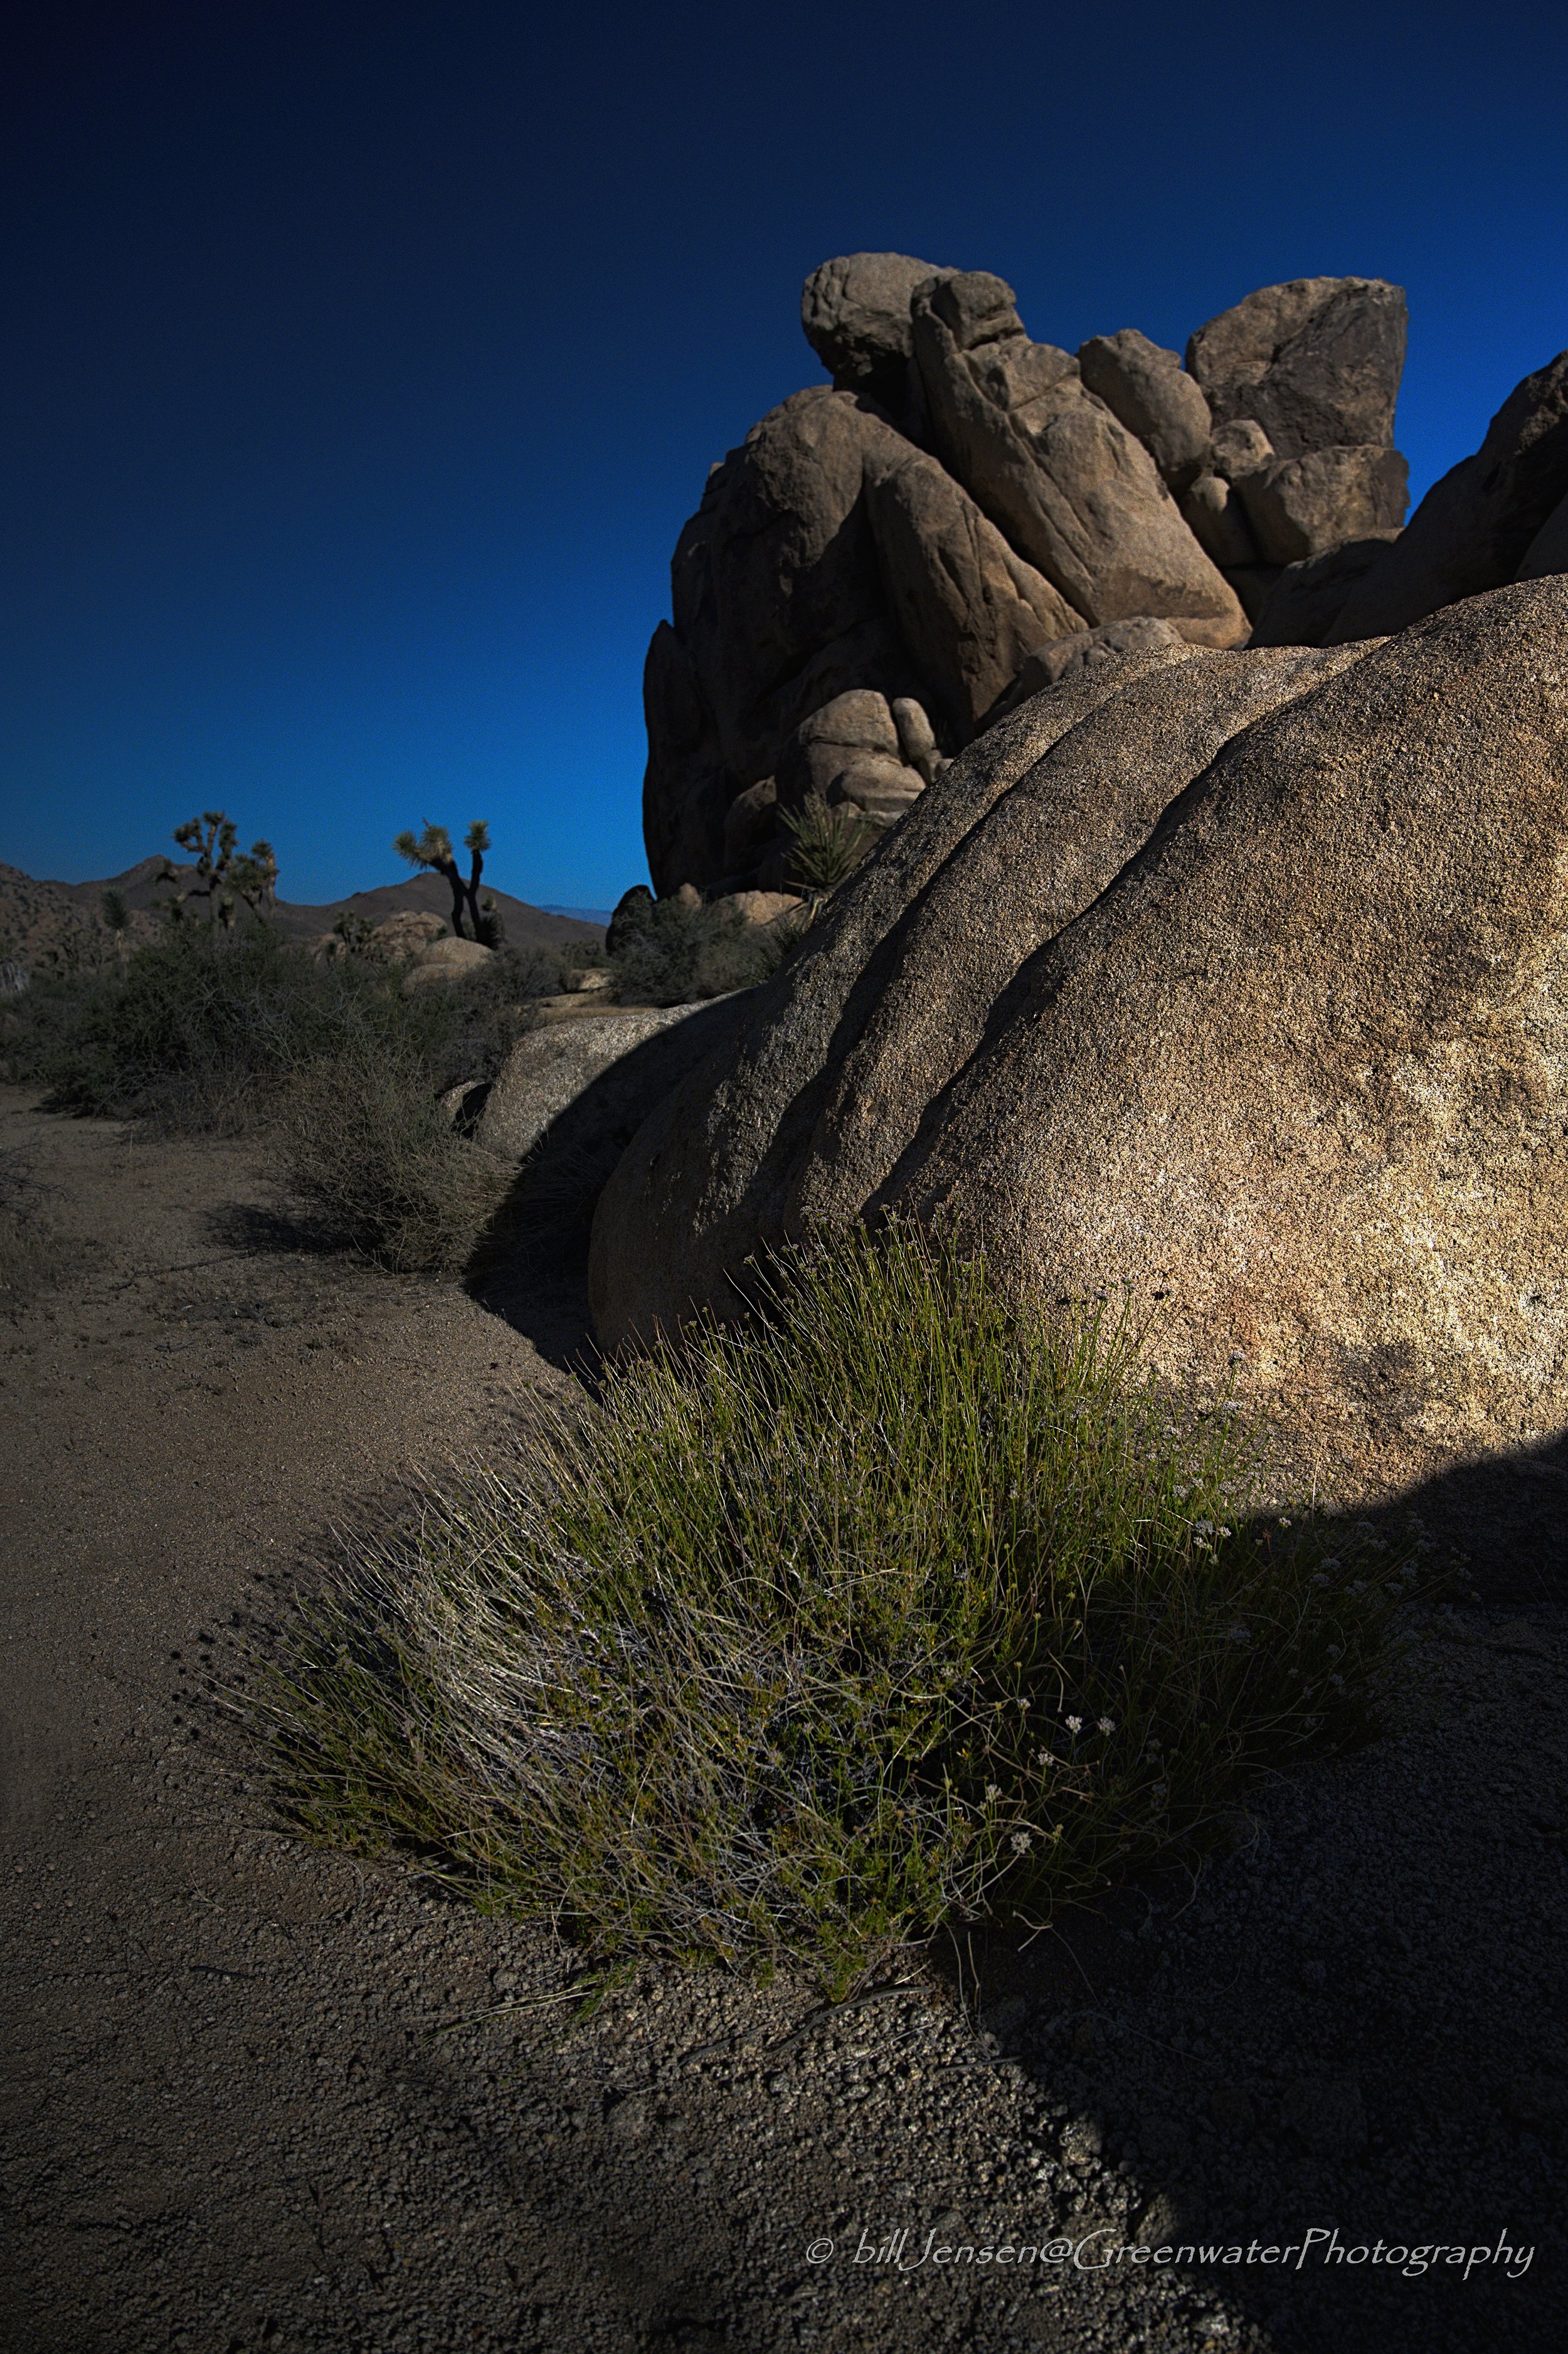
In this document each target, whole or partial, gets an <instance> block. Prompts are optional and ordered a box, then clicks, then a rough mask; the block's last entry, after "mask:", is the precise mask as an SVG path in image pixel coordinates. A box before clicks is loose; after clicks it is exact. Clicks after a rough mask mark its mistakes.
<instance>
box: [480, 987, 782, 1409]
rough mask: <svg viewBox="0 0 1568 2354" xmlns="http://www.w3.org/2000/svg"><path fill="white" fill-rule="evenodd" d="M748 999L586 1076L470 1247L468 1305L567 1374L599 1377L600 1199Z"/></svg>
mask: <svg viewBox="0 0 1568 2354" xmlns="http://www.w3.org/2000/svg"><path fill="white" fill-rule="evenodd" d="M750 1001H751V992H749V991H743V992H739V993H737V994H736V995H735V996H731V997H725V998H720V999H716V1000H715V1002H713V1003H712V1004H711V1005H705V1006H700V1007H698V1009H697V1010H696V1011H695V1012H694V1013H690V1014H688V1015H687V1016H686V1017H685V1019H684V1020H683V1021H681V1022H678V1023H674V1024H673V1026H672V1027H671V1028H669V1029H667V1030H661V1031H658V1032H656V1033H655V1034H654V1035H653V1036H652V1037H651V1038H644V1039H643V1040H642V1041H641V1044H638V1045H635V1046H633V1047H631V1048H630V1049H629V1051H628V1052H627V1053H626V1054H624V1055H620V1057H619V1058H618V1060H616V1061H615V1062H613V1063H611V1064H610V1065H609V1067H608V1068H607V1069H605V1070H603V1071H601V1072H600V1073H599V1076H598V1077H597V1078H594V1079H590V1080H589V1082H588V1086H587V1087H584V1088H583V1089H582V1091H581V1093H580V1094H579V1095H577V1096H576V1097H574V1098H573V1100H572V1101H571V1102H570V1103H569V1104H567V1107H566V1108H565V1109H564V1110H563V1111H561V1112H558V1113H557V1114H556V1118H555V1119H553V1120H551V1122H550V1123H549V1125H548V1127H547V1128H546V1129H545V1130H544V1132H543V1134H542V1135H541V1136H540V1137H539V1139H538V1140H537V1142H536V1143H535V1145H534V1146H533V1148H532V1150H530V1151H529V1153H528V1155H527V1157H526V1158H525V1159H524V1161H522V1162H521V1164H520V1165H519V1167H518V1170H517V1173H516V1175H515V1177H514V1179H513V1181H512V1182H511V1184H510V1185H509V1186H508V1187H507V1190H506V1193H505V1195H504V1197H503V1200H502V1202H501V1203H500V1204H499V1206H498V1207H497V1209H496V1210H495V1212H494V1213H493V1215H492V1217H491V1219H490V1220H489V1223H488V1224H487V1225H486V1226H485V1229H484V1232H483V1233H482V1235H481V1236H480V1238H479V1240H478V1242H477V1243H476V1244H475V1246H474V1248H473V1251H472V1252H471V1256H470V1258H469V1262H468V1265H467V1267H466V1268H465V1269H464V1272H463V1284H464V1288H465V1289H466V1290H467V1291H468V1293H469V1295H470V1297H471V1299H475V1300H477V1301H478V1302H479V1304H480V1306H481V1307H482V1308H485V1309H487V1310H489V1311H490V1313H491V1314H492V1315H493V1316H499V1317H500V1318H501V1319H502V1320H503V1322H505V1323H508V1324H510V1325H512V1326H513V1328H514V1330H515V1331H519V1332H522V1333H524V1335H525V1336H526V1337H527V1339H528V1340H530V1341H532V1342H533V1343H534V1346H535V1348H536V1349H537V1350H538V1351H539V1353H540V1354H541V1356H544V1357H546V1358H548V1359H549V1360H550V1362H551V1363H554V1364H557V1365H560V1366H561V1367H563V1369H564V1370H566V1371H567V1372H570V1373H577V1374H579V1375H585V1374H586V1375H587V1377H588V1378H589V1379H591V1378H592V1375H593V1373H594V1372H595V1371H596V1370H597V1367H598V1363H599V1356H598V1351H597V1348H596V1346H595V1343H594V1341H593V1339H592V1330H591V1320H590V1317H589V1312H588V1243H589V1238H590V1236H591V1235H592V1232H593V1220H594V1212H595V1210H596V1209H597V1208H598V1206H599V1195H600V1194H601V1193H603V1191H604V1189H605V1186H606V1185H607V1183H608V1182H609V1178H610V1176H611V1174H612V1173H613V1172H614V1169H615V1166H616V1163H617V1162H618V1161H620V1156H621V1154H622V1153H623V1152H624V1151H625V1150H626V1148H627V1146H628V1145H629V1144H630V1141H631V1140H632V1138H633V1137H634V1136H635V1135H636V1133H637V1130H638V1129H640V1128H641V1125H642V1123H643V1121H644V1120H645V1119H647V1118H648V1115H649V1114H650V1112H652V1110H653V1109H654V1108H655V1107H656V1106H657V1105H658V1104H660V1103H661V1102H662V1100H663V1098H664V1097H666V1096H667V1095H669V1094H670V1093H671V1092H672V1091H673V1089H674V1088H675V1087H678V1086H679V1085H680V1084H681V1082H682V1080H683V1079H684V1078H685V1077H686V1076H687V1074H688V1073H689V1072H691V1071H693V1070H694V1069H695V1068H696V1066H697V1065H698V1064H699V1063H701V1062H703V1061H704V1060H705V1058H706V1056H707V1055H710V1054H712V1053H714V1052H715V1050H716V1049H718V1048H720V1047H722V1046H724V1045H726V1044H727V1043H728V1041H729V1040H730V1039H731V1037H732V1036H733V1035H734V1033H735V1030H736V1026H737V1024H738V1023H739V1022H740V1021H741V1020H742V1019H744V1017H745V1014H746V1013H747V1011H749V1007H750ZM568 1311H569V1312H568ZM573 1318H575V1320H576V1330H575V1331H574V1332H573V1334H572V1336H571V1338H570V1340H569V1341H567V1340H566V1339H565V1337H564V1327H565V1325H566V1324H567V1323H568V1322H570V1321H571V1320H572V1319H573ZM563 1349H564V1350H565V1353H563Z"/></svg>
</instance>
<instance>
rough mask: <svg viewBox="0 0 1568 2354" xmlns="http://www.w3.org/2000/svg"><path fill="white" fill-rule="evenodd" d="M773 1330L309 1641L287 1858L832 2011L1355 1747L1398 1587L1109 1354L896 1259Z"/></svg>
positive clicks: (735, 1336)
mask: <svg viewBox="0 0 1568 2354" xmlns="http://www.w3.org/2000/svg"><path fill="white" fill-rule="evenodd" d="M762 1290H763V1294H764V1296H763V1298H762V1299H761V1301H760V1312H759V1313H758V1315H757V1316H756V1317H755V1318H754V1319H753V1320H750V1321H749V1322H747V1323H746V1324H745V1325H743V1326H739V1327H736V1328H731V1329H726V1330H715V1329H712V1328H711V1327H705V1328H698V1329H696V1330H694V1331H691V1332H689V1333H688V1334H687V1335H686V1336H685V1340H684V1342H683V1347H682V1348H681V1349H680V1351H679V1352H676V1351H674V1350H671V1349H662V1350H660V1351H656V1352H653V1353H652V1354H651V1355H648V1356H645V1357H642V1358H641V1359H638V1360H635V1361H631V1362H628V1363H620V1364H616V1365H614V1366H611V1367H610V1368H609V1371H608V1372H607V1374H606V1377H605V1381H604V1384H603V1387H602V1390H601V1392H600V1394H599V1400H598V1402H597V1403H596V1404H592V1405H588V1404H584V1405H582V1407H581V1408H580V1410H577V1411H575V1412H570V1413H568V1412H557V1413H555V1414H554V1415H553V1416H550V1417H548V1418H546V1420H545V1421H544V1422H543V1423H542V1424H541V1426H539V1428H538V1430H537V1431H536V1433H535V1435H534V1437H533V1438H532V1440H531V1441H530V1442H529V1443H528V1444H527V1446H526V1447H524V1452H523V1453H522V1455H521V1456H520V1457H519V1458H518V1461H517V1462H516V1463H515V1464H514V1465H510V1466H507V1467H501V1466H496V1465H491V1466H489V1467H485V1468H480V1469H474V1470H472V1471H471V1472H470V1473H469V1474H468V1475H467V1476H465V1477H464V1478H463V1479H461V1480H460V1481H458V1482H457V1483H456V1484H455V1485H452V1486H450V1487H447V1488H444V1489H442V1490H439V1491H434V1492H431V1493H429V1495H427V1496H426V1498H425V1499H424V1501H423V1504H422V1508H421V1510H420V1511H419V1514H418V1525H417V1527H415V1528H413V1529H412V1530H411V1531H405V1532H403V1533H401V1534H398V1535H395V1536H390V1537H387V1539H385V1540H384V1541H382V1542H380V1543H376V1544H373V1545H371V1546H369V1547H367V1548H366V1549H363V1550H361V1551H359V1552H357V1553H355V1554H353V1555H352V1556H351V1557H349V1558H348V1559H347V1560H346V1561H345V1564H344V1569H343V1572H342V1575H341V1578H340V1580H339V1581H338V1582H337V1584H336V1585H334V1586H333V1587H332V1588H331V1589H330V1590H328V1591H327V1592H326V1593H325V1594H324V1595H323V1596H318V1597H317V1598H316V1599H315V1600H313V1602H311V1603H308V1604H305V1605H302V1606H301V1608H300V1612H299V1615H298V1616H297V1617H294V1619H293V1620H292V1622H291V1626H290V1627H289V1628H288V1629H287V1630H286V1632H285V1637H284V1640H283V1647H282V1650H281V1654H280V1655H279V1656H278V1657H277V1658H276V1659H275V1660H274V1663H273V1669H272V1681H271V1683H270V1700H269V1702H267V1709H268V1722H269V1723H270V1733H271V1737H272V1740H273V1742H274V1744H275V1755H276V1761H277V1765H278V1768H279V1773H280V1776H281V1790H282V1792H283V1794H284V1797H285V1800H286V1803H287V1806H288V1808H289V1809H290V1811H291V1815H292V1817H293V1819H295V1820H296V1821H298V1822H300V1823H302V1824H303V1825H305V1826H308V1827H310V1828H311V1829H313V1830H314V1831H316V1832H318V1833H319V1834H321V1835H322V1836H323V1837H325V1838H328V1839H330V1840H338V1841H347V1842H348V1843H350V1844H352V1845H354V1846H355V1847H357V1848H359V1849H361V1850H367V1851H371V1852H377V1851H382V1852H385V1851H397V1850H402V1851H404V1852H408V1853H412V1854H417V1855H418V1857H419V1858H420V1859H421V1860H422V1861H423V1862H424V1863H425V1864H426V1866H427V1867H428V1868H429V1869H430V1870H432V1871H435V1872H439V1873H442V1874H445V1875H446V1876H448V1877H449V1878H450V1880H451V1881H452V1882H454V1883H455V1884H457V1885H460V1886H461V1887H464V1888H466V1889H467V1890H469V1891H470V1892H471V1893H472V1894H473V1895H474V1896H475V1897H477V1898H478V1899H479V1900H480V1901H481V1902H482V1903H484V1904H486V1905H487V1906H490V1907H493V1908H498V1909H505V1910H509V1911H514V1912H517V1913H521V1914H528V1915H532V1916H535V1917H537V1916H544V1917H547V1918H549V1919H551V1920H553V1921H555V1922H556V1923H557V1924H558V1925H561V1926H562V1927H563V1928H564V1929H565V1930H566V1931H567V1932H568V1933H569V1934H570V1935H572V1936H574V1937H575V1938H576V1939H577V1940H578V1941H579V1942H580V1944H581V1945H582V1946H583V1947H585V1948H586V1949H587V1951H588V1954H589V1955H590V1956H593V1957H595V1959H596V1960H598V1961H599V1962H600V1963H606V1964H608V1963H609V1962H611V1961H613V1960H615V1959H616V1958H617V1957H628V1956H635V1955H637V1954H639V1953H642V1952H655V1953H662V1954H666V1955H675V1956H685V1957H687V1958H692V1959H705V1960H710V1961H715V1960H716V1961H720V1962H723V1963H725V1964H727V1965H732V1966H749V1967H758V1966H764V1967H767V1966H770V1965H771V1964H773V1963H774V1962H776V1961H779V1960H782V1959H784V1958H786V1957H790V1958H793V1959H795V1960H797V1961H800V1962H804V1963H806V1964H808V1965H809V1966H810V1967H813V1968H814V1969H815V1970H817V1971H818V1972H819V1973H820V1974H821V1977H822V1978H823V1979H824V1980H825V1981H826V1982H827V1983H828V1985H829V1986H830V1987H834V1988H843V1987H844V1986H846V1985H848V1984H851V1983H853V1981H854V1980H855V1979H856V1978H857V1977H858V1976H859V1975H860V1974H861V1973H863V1972H864V1971H866V1970H868V1969H871V1968H874V1967H878V1966H879V1964H880V1962H881V1961H883V1960H884V1959H885V1956H886V1955H887V1953H888V1951H889V1949H890V1948H892V1947H893V1946H896V1945H898V1944H900V1943H902V1942H905V1941H907V1940H910V1939H917V1938H920V1937H923V1936H926V1935H929V1934H930V1933H931V1932H932V1931H934V1930H935V1929H936V1928H937V1927H938V1925H941V1924H943V1923H945V1922H950V1921H954V1920H959V1921H966V1920H973V1919H975V1918H977V1917H980V1916H982V1915H986V1914H991V1915H998V1916H1022V1917H1023V1918H1027V1919H1044V1918H1045V1917H1047V1916H1048V1915H1049V1914H1050V1912H1051V1911H1052V1909H1053V1908H1054V1906H1056V1905H1058V1904H1060V1903H1063V1902H1064V1901H1066V1900H1071V1899H1074V1898H1078V1897H1082V1896H1085V1895H1086V1894H1087V1893H1090V1892H1091V1891H1093V1890H1095V1889H1096V1888H1098V1887H1100V1886H1102V1885H1103V1884H1104V1883H1105V1882H1107V1879H1109V1878H1110V1877H1112V1876H1114V1875H1117V1874H1120V1873H1124V1872H1130V1871H1131V1870H1133V1869H1134V1868H1135V1867H1137V1866H1139V1865H1141V1864H1146V1863H1149V1862H1150V1861H1154V1860H1155V1859H1158V1858H1160V1857H1161V1856H1165V1855H1168V1854H1170V1853H1171V1852H1172V1851H1173V1850H1181V1849H1183V1848H1186V1847H1191V1846H1192V1844H1193V1843H1194V1842H1195V1841H1198V1840H1202V1838H1203V1837H1204V1836H1205V1834H1206V1833H1208V1832H1210V1831H1211V1830H1212V1829H1213V1826H1214V1825H1215V1823H1216V1821H1217V1820H1219V1819H1221V1818H1222V1816H1223V1815H1224V1811H1225V1810H1226V1808H1228V1807H1229V1806H1230V1805H1231V1804H1232V1803H1233V1802H1234V1795H1235V1793H1236V1791H1237V1789H1238V1787H1240V1786H1241V1785H1242V1784H1243V1783H1244V1782H1245V1778H1246V1777H1247V1776H1249V1775H1251V1774H1255V1772H1256V1771H1257V1770H1258V1769H1260V1768H1262V1767H1264V1766H1268V1765H1282V1764H1285V1763H1287V1762H1288V1761H1290V1760H1292V1759H1295V1758H1298V1757H1303V1756H1308V1755H1320V1754H1324V1753H1326V1752H1329V1751H1331V1750H1333V1749H1335V1748H1338V1747H1340V1746H1342V1745H1344V1744H1347V1743H1349V1742H1351V1741H1352V1740H1354V1739H1356V1738H1357V1737H1358V1736H1359V1735H1360V1734H1361V1733H1362V1731H1363V1730H1364V1728H1365V1725H1366V1723H1367V1711H1368V1680H1369V1675H1370V1671H1371V1670H1372V1664H1373V1661H1374V1659H1375V1657H1376V1655H1377V1652H1378V1649H1379V1646H1380V1644H1381V1642H1382V1640H1383V1636H1384V1633H1385V1630H1386V1628H1387V1627H1388V1622H1389V1618H1390V1616H1391V1614H1392V1612H1393V1610H1394V1608H1395V1607H1396V1606H1397V1604H1398V1602H1399V1601H1400V1600H1402V1599H1404V1596H1405V1594H1406V1592H1407V1590H1408V1588H1407V1585H1406V1584H1405V1583H1404V1582H1403V1581H1402V1580H1400V1579H1396V1578H1395V1577H1393V1575H1392V1574H1391V1571H1390V1568H1389V1564H1388V1556H1387V1554H1386V1553H1383V1552H1381V1551H1380V1550H1379V1549H1378V1547H1377V1545H1376V1541H1375V1540H1372V1541H1371V1542H1370V1543H1369V1542H1368V1541H1367V1540H1366V1539H1362V1540H1356V1539H1351V1541H1350V1542H1347V1540H1346V1538H1345V1536H1344V1535H1343V1534H1342V1533H1340V1532H1334V1531H1330V1530H1325V1529H1323V1528H1320V1527H1319V1526H1318V1525H1316V1524H1314V1523H1311V1522H1308V1523H1307V1524H1306V1525H1305V1526H1303V1525H1302V1524H1300V1523H1299V1522H1297V1523H1295V1524H1294V1525H1293V1524H1291V1516H1287V1518H1286V1519H1279V1518H1278V1517H1274V1518H1268V1517H1265V1516H1263V1515H1261V1514H1258V1513H1256V1512H1255V1511H1253V1510H1252V1508H1251V1501H1250V1500H1251V1497H1252V1495H1253V1491H1254V1488H1255V1481H1256V1479H1257V1478H1258V1476H1259V1469H1258V1465H1257V1463H1256V1461H1255V1456H1254V1452H1253V1450H1252V1448H1251V1447H1250V1444H1249V1440H1248V1437H1247V1434H1246V1433H1245V1431H1244V1429H1243V1428H1242V1426H1241V1424H1240V1420H1239V1418H1238V1417H1235V1416H1230V1415H1228V1414H1225V1413H1214V1414H1203V1413H1199V1412H1193V1413H1184V1412H1181V1411H1173V1410H1172V1409H1171V1405H1170V1404H1169V1402H1168V1400H1166V1399H1165V1398H1163V1397H1162V1396H1161V1395H1160V1392H1159V1390H1158V1389H1157V1388H1156V1386H1155V1385H1154V1384H1152V1382H1151V1381H1150V1379H1149V1378H1148V1377H1147V1375H1146V1374H1145V1373H1143V1372H1142V1371H1140V1368H1139V1349H1138V1345H1137V1336H1136V1334H1135V1333H1134V1332H1133V1331H1132V1330H1131V1329H1130V1327H1129V1326H1128V1324H1127V1322H1126V1321H1125V1320H1122V1321H1117V1320H1113V1319H1111V1318H1109V1317H1108V1316H1107V1312H1106V1311H1105V1310H1094V1311H1088V1312H1071V1313H1063V1314H1059V1315H1046V1314H1044V1313H1041V1312H1037V1311H1035V1310H1030V1309H1027V1308H1021V1307H1019V1306H1018V1305H1016V1304H1015V1303H1014V1302H1013V1301H1012V1300H1011V1299H1009V1298H1008V1297H1007V1296H1006V1295H1005V1294H1004V1293H1003V1291H1002V1290H1001V1288H1000V1287H999V1286H998V1284H997V1283H996V1282H995V1281H994V1279H993V1278H992V1277H991V1273H990V1271H989V1269H988V1267H987V1266H986V1264H985V1262H984V1261H983V1259H980V1258H973V1259H970V1258H965V1257H961V1256H960V1255H959V1253H958V1252H957V1251H956V1250H955V1249H953V1248H951V1247H949V1246H947V1245H946V1244H943V1243H932V1242H929V1241H927V1240H925V1239H923V1238H922V1237H921V1236H920V1235H919V1234H918V1233H917V1232H916V1231H914V1230H912V1229H909V1228H906V1227H895V1228H893V1229H891V1230H889V1231H887V1232H885V1234H884V1235H882V1236H880V1237H879V1238H878V1239H877V1240H875V1241H873V1240H871V1239H869V1238H868V1237H866V1236H865V1235H863V1234H861V1233H859V1232H856V1233H853V1234H852V1235H849V1236H848V1237H847V1238H840V1239H837V1240H835V1241H832V1242H828V1241H826V1240H823V1241H821V1242H818V1243H817V1244H815V1245H813V1246H811V1247H810V1248H807V1249H802V1250H799V1251H791V1252H789V1253H787V1254H786V1255H785V1256H784V1257H782V1258H781V1259H779V1261H777V1262H775V1263H774V1264H773V1266H772V1267H771V1269H770V1271H769V1273H768V1277H767V1278H766V1280H765V1282H764V1283H763V1286H762ZM1406 1575H1409V1573H1407V1574H1406Z"/></svg>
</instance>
